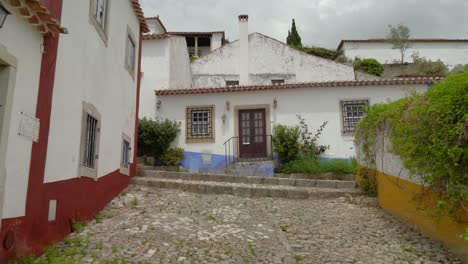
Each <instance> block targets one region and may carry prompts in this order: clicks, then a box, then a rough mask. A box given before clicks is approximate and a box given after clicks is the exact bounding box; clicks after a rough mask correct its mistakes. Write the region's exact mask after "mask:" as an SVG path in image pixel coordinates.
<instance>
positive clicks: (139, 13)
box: [130, 0, 149, 33]
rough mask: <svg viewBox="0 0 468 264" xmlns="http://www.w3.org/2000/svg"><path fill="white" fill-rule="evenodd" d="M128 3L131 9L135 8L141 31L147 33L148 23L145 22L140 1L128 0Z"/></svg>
mask: <svg viewBox="0 0 468 264" xmlns="http://www.w3.org/2000/svg"><path fill="white" fill-rule="evenodd" d="M130 3H131V4H132V6H133V9H134V10H135V13H136V16H137V17H138V20H139V21H140V27H141V31H142V32H143V33H148V32H149V28H148V24H147V23H146V20H145V15H144V14H143V10H142V9H141V6H140V2H138V0H130Z"/></svg>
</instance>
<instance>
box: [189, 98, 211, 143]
mask: <svg viewBox="0 0 468 264" xmlns="http://www.w3.org/2000/svg"><path fill="white" fill-rule="evenodd" d="M213 138H214V137H213V106H201V107H188V108H187V139H189V140H193V139H213Z"/></svg>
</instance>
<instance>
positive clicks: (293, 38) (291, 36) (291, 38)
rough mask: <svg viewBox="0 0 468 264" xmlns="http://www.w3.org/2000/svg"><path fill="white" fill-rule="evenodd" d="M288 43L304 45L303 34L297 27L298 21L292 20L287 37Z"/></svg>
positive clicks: (297, 45) (294, 45)
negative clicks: (300, 33) (301, 34)
mask: <svg viewBox="0 0 468 264" xmlns="http://www.w3.org/2000/svg"><path fill="white" fill-rule="evenodd" d="M286 44H288V45H289V46H292V47H302V42H301V36H299V33H298V32H297V29H296V21H294V18H293V20H292V26H291V30H289V31H288V37H287V38H286Z"/></svg>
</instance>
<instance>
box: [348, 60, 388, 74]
mask: <svg viewBox="0 0 468 264" xmlns="http://www.w3.org/2000/svg"><path fill="white" fill-rule="evenodd" d="M353 67H354V69H355V70H358V71H363V72H365V73H368V74H372V75H377V76H380V75H382V73H383V72H384V67H383V65H382V64H380V62H378V61H377V60H376V59H363V60H361V59H356V60H355V61H354V62H353Z"/></svg>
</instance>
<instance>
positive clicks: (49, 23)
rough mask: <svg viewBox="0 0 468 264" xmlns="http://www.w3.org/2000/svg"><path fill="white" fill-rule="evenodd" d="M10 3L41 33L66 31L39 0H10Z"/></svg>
mask: <svg viewBox="0 0 468 264" xmlns="http://www.w3.org/2000/svg"><path fill="white" fill-rule="evenodd" d="M10 5H11V6H12V7H13V8H14V9H16V11H17V12H18V14H19V15H20V16H22V17H23V18H24V19H25V20H27V21H28V22H29V24H31V25H33V26H35V27H36V29H37V30H38V31H39V32H40V33H42V34H55V33H68V30H67V29H66V28H64V27H62V26H61V25H60V21H58V20H57V19H55V18H53V17H52V16H51V14H50V12H49V10H48V9H47V7H45V6H43V5H42V4H41V3H40V2H39V0H28V1H20V0H10Z"/></svg>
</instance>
